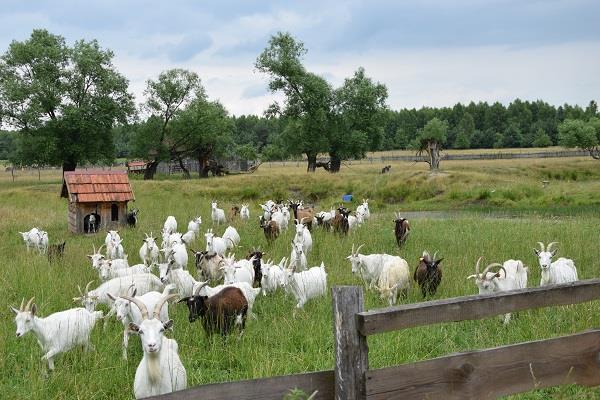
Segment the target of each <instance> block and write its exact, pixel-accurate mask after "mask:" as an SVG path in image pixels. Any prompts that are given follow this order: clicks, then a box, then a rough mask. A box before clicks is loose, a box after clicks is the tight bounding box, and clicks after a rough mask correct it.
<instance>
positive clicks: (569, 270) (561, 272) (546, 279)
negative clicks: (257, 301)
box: [533, 242, 578, 286]
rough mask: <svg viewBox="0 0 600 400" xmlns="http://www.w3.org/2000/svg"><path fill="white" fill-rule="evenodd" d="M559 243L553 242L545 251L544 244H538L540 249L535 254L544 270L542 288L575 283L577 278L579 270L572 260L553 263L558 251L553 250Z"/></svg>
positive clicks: (563, 259) (567, 259)
mask: <svg viewBox="0 0 600 400" xmlns="http://www.w3.org/2000/svg"><path fill="white" fill-rule="evenodd" d="M556 243H557V242H552V243H550V244H549V245H548V248H547V249H544V243H542V242H538V244H539V245H540V249H539V250H537V249H534V250H533V251H534V253H535V255H536V256H538V260H539V263H540V267H541V268H542V278H541V280H540V286H547V285H556V284H559V283H567V282H575V281H577V280H578V278H577V268H575V263H574V262H573V260H571V259H570V258H563V257H561V258H559V259H558V260H556V261H554V262H552V257H554V255H555V254H556V250H552V246H554V245H555V244H556Z"/></svg>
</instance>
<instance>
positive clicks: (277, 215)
mask: <svg viewBox="0 0 600 400" xmlns="http://www.w3.org/2000/svg"><path fill="white" fill-rule="evenodd" d="M271 221H275V222H276V223H277V228H278V229H279V232H281V231H282V230H287V225H288V221H287V220H286V219H285V217H284V215H283V213H282V212H281V211H279V210H277V211H274V212H273V213H271Z"/></svg>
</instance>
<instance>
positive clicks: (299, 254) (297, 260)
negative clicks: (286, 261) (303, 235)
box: [290, 241, 308, 272]
mask: <svg viewBox="0 0 600 400" xmlns="http://www.w3.org/2000/svg"><path fill="white" fill-rule="evenodd" d="M307 266H308V261H307V260H306V254H304V249H303V248H302V243H300V242H294V241H292V253H291V254H290V268H291V269H292V270H293V271H294V272H300V271H305V270H306V268H307Z"/></svg>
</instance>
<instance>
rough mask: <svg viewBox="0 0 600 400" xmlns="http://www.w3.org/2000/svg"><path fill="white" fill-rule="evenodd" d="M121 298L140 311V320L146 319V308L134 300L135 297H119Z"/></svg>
mask: <svg viewBox="0 0 600 400" xmlns="http://www.w3.org/2000/svg"><path fill="white" fill-rule="evenodd" d="M121 298H123V299H125V300H129V301H130V302H132V303H133V304H135V305H136V306H137V307H138V308H139V309H140V312H141V313H142V319H148V309H147V308H146V305H145V304H144V303H143V302H142V301H141V300H139V299H136V298H135V297H129V296H121Z"/></svg>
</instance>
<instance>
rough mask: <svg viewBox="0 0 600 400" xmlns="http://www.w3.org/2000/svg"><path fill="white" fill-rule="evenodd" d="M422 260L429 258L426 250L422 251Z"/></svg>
mask: <svg viewBox="0 0 600 400" xmlns="http://www.w3.org/2000/svg"><path fill="white" fill-rule="evenodd" d="M423 258H426V259H428V258H429V252H428V251H427V250H423Z"/></svg>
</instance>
